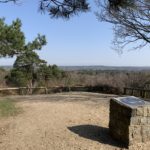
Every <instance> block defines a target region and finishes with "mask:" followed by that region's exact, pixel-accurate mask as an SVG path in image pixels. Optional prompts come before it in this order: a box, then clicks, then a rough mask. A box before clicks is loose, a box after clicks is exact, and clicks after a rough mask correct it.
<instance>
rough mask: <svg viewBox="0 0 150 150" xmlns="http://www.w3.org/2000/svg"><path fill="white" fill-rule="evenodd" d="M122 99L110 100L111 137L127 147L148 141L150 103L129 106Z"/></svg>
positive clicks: (149, 133) (149, 134) (149, 137)
mask: <svg viewBox="0 0 150 150" xmlns="http://www.w3.org/2000/svg"><path fill="white" fill-rule="evenodd" d="M122 99H124V98H123V97H121V98H117V99H111V100H110V117H109V131H110V134H111V136H112V137H113V138H115V139H117V140H119V141H121V142H123V143H125V144H126V145H127V146H130V145H134V144H137V143H145V142H148V141H150V103H148V102H145V101H144V104H142V105H141V104H140V105H139V104H137V105H136V104H134V105H130V104H126V103H124V102H122ZM132 99H133V97H132ZM135 99H137V98H135Z"/></svg>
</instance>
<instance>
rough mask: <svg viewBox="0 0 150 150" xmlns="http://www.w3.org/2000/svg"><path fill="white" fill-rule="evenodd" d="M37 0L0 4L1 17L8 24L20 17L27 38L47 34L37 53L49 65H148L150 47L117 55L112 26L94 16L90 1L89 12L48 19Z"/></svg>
mask: <svg viewBox="0 0 150 150" xmlns="http://www.w3.org/2000/svg"><path fill="white" fill-rule="evenodd" d="M38 4H39V1H38V0H32V1H31V0H22V1H20V3H19V4H17V5H14V4H12V3H11V4H0V17H5V18H6V22H7V23H8V24H9V23H11V22H12V20H14V19H16V18H20V19H21V21H22V24H23V26H22V31H23V32H24V33H25V35H26V41H31V40H33V39H34V38H35V37H36V36H37V34H38V33H40V34H44V35H46V37H47V42H48V43H47V45H46V46H45V47H43V49H42V50H41V51H40V52H39V55H40V57H41V58H43V59H45V60H46V61H47V62H48V63H49V64H57V65H107V66H150V59H149V56H150V50H149V47H147V48H143V49H141V50H135V51H130V52H124V53H123V54H122V55H118V54H117V52H115V51H114V50H112V48H111V47H112V44H111V41H112V40H113V32H112V26H111V25H110V24H108V23H101V22H99V21H98V20H97V19H96V16H95V15H94V11H95V8H94V9H93V6H94V5H93V4H92V8H91V11H90V12H89V13H82V14H80V15H79V16H74V17H73V18H71V19H70V20H68V21H66V20H62V19H51V18H50V17H49V16H48V14H41V13H40V12H38ZM14 60H15V58H13V59H6V58H5V59H4V58H0V65H12V64H13V62H14Z"/></svg>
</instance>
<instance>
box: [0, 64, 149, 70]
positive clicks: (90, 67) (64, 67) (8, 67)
mask: <svg viewBox="0 0 150 150" xmlns="http://www.w3.org/2000/svg"><path fill="white" fill-rule="evenodd" d="M0 68H4V69H6V70H10V69H11V68H12V66H0ZM59 68H61V69H62V70H65V71H81V70H118V71H150V67H145V66H143V67H138V66H96V65H95V66H59Z"/></svg>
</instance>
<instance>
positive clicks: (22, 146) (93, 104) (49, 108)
mask: <svg viewBox="0 0 150 150" xmlns="http://www.w3.org/2000/svg"><path fill="white" fill-rule="evenodd" d="M111 97H114V95H106V94H94V93H85V92H72V93H59V94H52V95H34V96H9V98H11V99H14V100H16V101H17V105H19V106H20V107H22V108H23V113H22V114H19V115H18V116H16V117H10V118H0V150H119V149H125V148H123V146H122V144H120V143H118V142H117V141H114V140H113V139H112V138H111V137H110V136H109V130H108V120H109V99H110V98H111ZM132 149H133V148H132ZM137 149H139V148H137Z"/></svg>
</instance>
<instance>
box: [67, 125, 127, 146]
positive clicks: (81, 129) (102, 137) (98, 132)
mask: <svg viewBox="0 0 150 150" xmlns="http://www.w3.org/2000/svg"><path fill="white" fill-rule="evenodd" d="M68 129H69V130H70V131H71V132H74V133H75V134H78V135H79V136H81V137H84V138H87V139H90V140H94V141H98V142H100V143H103V144H109V145H111V146H116V147H119V148H125V145H124V144H123V143H120V142H117V141H115V140H114V139H112V138H111V136H110V135H109V129H108V128H105V127H100V126H95V125H79V126H72V127H68Z"/></svg>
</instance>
